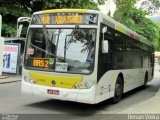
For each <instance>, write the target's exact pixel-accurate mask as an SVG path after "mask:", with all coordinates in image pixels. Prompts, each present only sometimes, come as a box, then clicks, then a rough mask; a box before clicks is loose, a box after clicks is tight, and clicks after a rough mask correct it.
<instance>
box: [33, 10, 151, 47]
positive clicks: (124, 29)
mask: <svg viewBox="0 0 160 120" xmlns="http://www.w3.org/2000/svg"><path fill="white" fill-rule="evenodd" d="M57 12H60V13H67V12H71V13H94V14H101V15H102V16H103V17H102V22H103V23H105V24H107V25H108V26H109V27H111V28H113V29H115V30H117V31H119V32H121V33H123V34H126V35H128V36H129V37H131V38H134V39H136V40H138V41H140V42H143V43H145V44H146V45H149V46H153V44H152V42H151V41H149V40H147V39H146V38H145V37H143V36H141V35H139V34H137V33H136V32H134V31H132V30H131V29H129V28H127V27H126V26H125V25H123V24H121V23H119V22H117V21H115V20H114V19H112V18H111V17H109V16H107V15H104V14H103V13H101V12H100V11H97V10H89V9H51V10H43V11H39V12H35V13H33V15H36V14H50V13H57Z"/></svg>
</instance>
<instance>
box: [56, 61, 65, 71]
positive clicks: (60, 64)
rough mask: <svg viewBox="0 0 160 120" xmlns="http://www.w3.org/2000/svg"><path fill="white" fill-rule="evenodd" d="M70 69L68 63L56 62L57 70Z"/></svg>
mask: <svg viewBox="0 0 160 120" xmlns="http://www.w3.org/2000/svg"><path fill="white" fill-rule="evenodd" d="M67 70H68V63H60V62H57V63H56V71H61V72H67Z"/></svg>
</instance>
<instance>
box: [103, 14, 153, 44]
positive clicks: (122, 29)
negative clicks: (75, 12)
mask: <svg viewBox="0 0 160 120" xmlns="http://www.w3.org/2000/svg"><path fill="white" fill-rule="evenodd" d="M100 14H102V13H100ZM102 16H103V20H102V21H103V23H105V24H107V25H108V26H109V27H111V28H113V29H115V30H117V31H119V32H121V33H123V34H126V35H128V36H129V37H131V38H134V39H136V40H138V41H140V42H143V43H145V44H147V45H149V46H153V44H152V42H151V41H149V40H147V39H146V38H145V37H143V36H141V35H139V34H138V33H136V32H134V31H133V30H131V29H129V28H127V27H126V26H125V25H123V24H121V23H119V22H117V21H116V20H114V19H112V18H111V17H109V16H107V15H104V14H102Z"/></svg>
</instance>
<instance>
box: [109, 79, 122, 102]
mask: <svg viewBox="0 0 160 120" xmlns="http://www.w3.org/2000/svg"><path fill="white" fill-rule="evenodd" d="M122 94H123V82H122V78H120V77H118V78H117V81H116V84H115V91H114V97H113V98H112V99H111V100H112V103H114V104H115V103H118V102H119V101H120V100H121V97H122Z"/></svg>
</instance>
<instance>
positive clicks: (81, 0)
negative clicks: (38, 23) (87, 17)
mask: <svg viewBox="0 0 160 120" xmlns="http://www.w3.org/2000/svg"><path fill="white" fill-rule="evenodd" d="M44 6H45V7H44V9H57V8H58V9H60V8H79V9H95V10H97V9H98V4H97V3H95V2H93V1H91V0H49V1H47V2H45V3H44Z"/></svg>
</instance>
